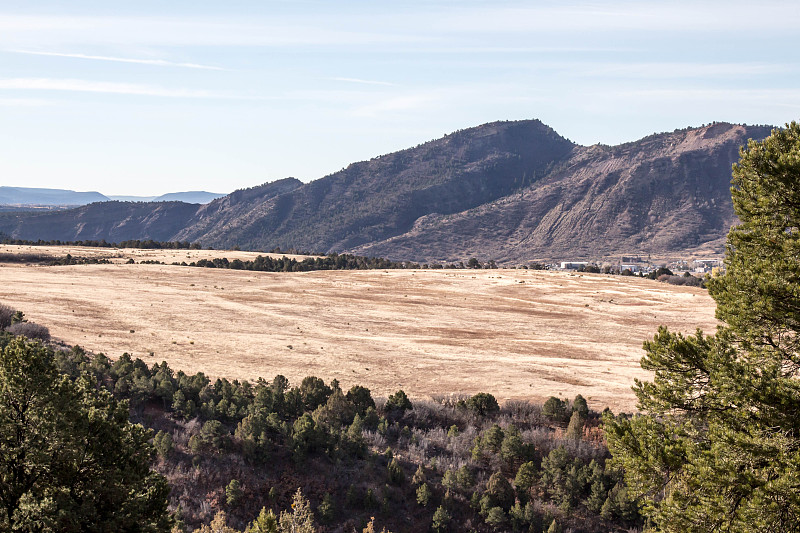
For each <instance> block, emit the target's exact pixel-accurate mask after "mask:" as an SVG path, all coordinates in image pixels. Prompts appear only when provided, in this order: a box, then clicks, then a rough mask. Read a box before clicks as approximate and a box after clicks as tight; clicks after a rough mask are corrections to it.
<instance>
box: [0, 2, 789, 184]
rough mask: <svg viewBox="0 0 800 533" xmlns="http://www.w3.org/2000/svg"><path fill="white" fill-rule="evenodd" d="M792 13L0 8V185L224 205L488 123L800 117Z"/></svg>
mask: <svg viewBox="0 0 800 533" xmlns="http://www.w3.org/2000/svg"><path fill="white" fill-rule="evenodd" d="M798 50H800V7H799V6H798V4H797V3H796V0H793V1H783V2H770V1H766V2H753V1H752V0H751V1H748V2H739V1H736V0H733V1H719V2H700V1H694V2H689V1H687V2H645V1H635V2H620V1H607V2H533V1H529V2H514V1H477V0H474V1H469V0H467V1H444V0H442V1H431V2H421V1H399V0H397V1H393V2H378V1H375V0H372V1H364V2H354V1H350V2H331V1H303V0H287V1H253V2H236V1H226V2H201V1H184V2H178V1H170V2H163V1H159V2H155V1H136V2H113V1H104V2H84V1H79V0H73V1H70V2H61V1H59V2H48V1H37V2H35V3H34V2H29V1H8V0H3V1H2V2H0V185H16V186H28V187H57V188H69V189H75V190H98V191H100V192H103V193H105V194H139V195H156V194H161V193H165V192H170V191H179V190H198V189H204V190H209V191H214V192H230V191H231V190H234V189H237V188H242V187H250V186H253V185H258V184H260V183H263V182H266V181H272V180H275V179H279V178H283V177H287V176H294V177H297V178H299V179H301V180H303V181H310V180H312V179H316V178H320V177H322V176H324V175H326V174H329V173H331V172H334V171H337V170H339V169H341V168H342V167H344V166H346V165H348V164H349V163H351V162H355V161H359V160H363V159H369V158H371V157H374V156H376V155H380V154H384V153H388V152H392V151H395V150H398V149H402V148H407V147H409V146H414V145H417V144H420V143H422V142H425V141H427V140H430V139H433V138H436V137H440V136H442V135H444V134H446V133H449V132H452V131H454V130H457V129H461V128H467V127H470V126H475V125H478V124H481V123H484V122H490V121H494V120H518V119H527V118H539V119H541V120H542V121H543V122H545V123H546V124H548V125H550V126H552V127H553V128H554V129H555V130H556V131H557V132H559V133H560V134H562V135H564V136H565V137H567V138H569V139H571V140H573V141H575V142H578V143H581V144H594V143H597V142H602V143H605V144H616V143H620V142H625V141H632V140H635V139H638V138H640V137H642V136H645V135H648V134H650V133H653V132H660V131H671V130H673V129H675V128H682V127H685V126H699V125H701V124H703V123H708V122H712V121H731V122H746V123H750V124H773V125H783V124H784V123H786V122H789V121H791V120H794V119H798V118H800V55H798Z"/></svg>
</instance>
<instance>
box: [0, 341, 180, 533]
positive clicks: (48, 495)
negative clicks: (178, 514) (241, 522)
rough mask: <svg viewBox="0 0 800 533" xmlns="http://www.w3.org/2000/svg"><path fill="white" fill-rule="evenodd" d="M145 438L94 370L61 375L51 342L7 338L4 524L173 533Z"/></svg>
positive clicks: (0, 520) (0, 389) (0, 447)
mask: <svg viewBox="0 0 800 533" xmlns="http://www.w3.org/2000/svg"><path fill="white" fill-rule="evenodd" d="M150 437H151V432H150V431H149V430H146V429H144V428H143V427H142V426H140V425H138V424H131V423H130V422H129V420H128V406H127V404H126V403H120V402H117V401H116V400H115V399H114V398H113V397H112V396H111V394H110V393H109V392H107V391H105V390H101V389H99V388H98V386H97V383H96V382H95V380H94V377H93V376H90V375H81V376H79V377H77V378H72V377H69V376H66V375H60V374H59V373H58V371H57V369H56V365H55V362H54V353H53V351H52V350H51V349H49V348H46V347H44V346H42V345H41V344H40V343H38V342H29V341H27V340H26V339H24V338H23V337H17V338H15V339H13V340H11V342H10V343H9V344H8V345H7V346H6V347H5V348H4V349H3V350H2V351H0V530H2V531H7V530H14V531H42V530H48V531H87V532H92V531H110V530H116V531H146V532H156V531H169V526H170V520H169V515H168V513H167V503H168V496H169V487H168V486H167V483H166V481H165V480H164V478H163V477H162V476H160V475H158V474H156V473H154V472H152V471H151V470H150V462H151V460H152V458H153V456H154V450H153V446H152V445H151V444H150V443H149V442H148V440H149V439H150ZM45 524H47V526H46V527H45V526H44V525H45Z"/></svg>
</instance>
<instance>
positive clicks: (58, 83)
mask: <svg viewBox="0 0 800 533" xmlns="http://www.w3.org/2000/svg"><path fill="white" fill-rule="evenodd" d="M0 89H6V90H33V91H74V92H87V93H105V94H124V95H133V96H160V97H167V98H233V97H232V96H229V95H223V94H219V93H213V92H210V91H197V90H189V89H168V88H164V87H158V86H154V85H142V84H134V83H115V82H105V81H91V80H78V79H53V78H10V79H0Z"/></svg>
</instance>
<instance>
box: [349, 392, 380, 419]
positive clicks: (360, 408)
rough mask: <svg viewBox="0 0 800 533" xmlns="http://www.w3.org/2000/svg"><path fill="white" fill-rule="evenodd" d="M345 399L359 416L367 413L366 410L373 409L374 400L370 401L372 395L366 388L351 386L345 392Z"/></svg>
mask: <svg viewBox="0 0 800 533" xmlns="http://www.w3.org/2000/svg"><path fill="white" fill-rule="evenodd" d="M347 399H348V400H349V401H350V403H351V404H353V407H354V408H355V410H356V413H358V414H359V415H361V416H364V415H365V414H366V413H367V409H369V408H372V409H373V410H374V409H375V400H373V399H372V394H370V391H369V389H368V388H366V387H362V386H360V385H353V386H352V387H351V388H350V390H349V391H347Z"/></svg>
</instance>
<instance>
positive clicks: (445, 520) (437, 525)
mask: <svg viewBox="0 0 800 533" xmlns="http://www.w3.org/2000/svg"><path fill="white" fill-rule="evenodd" d="M450 520H451V517H450V513H448V512H447V509H445V508H444V507H443V506H441V505H440V506H439V507H437V508H436V512H435V513H433V523H432V524H431V529H432V530H433V531H435V532H436V533H444V532H445V531H447V530H448V527H449V525H450Z"/></svg>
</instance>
